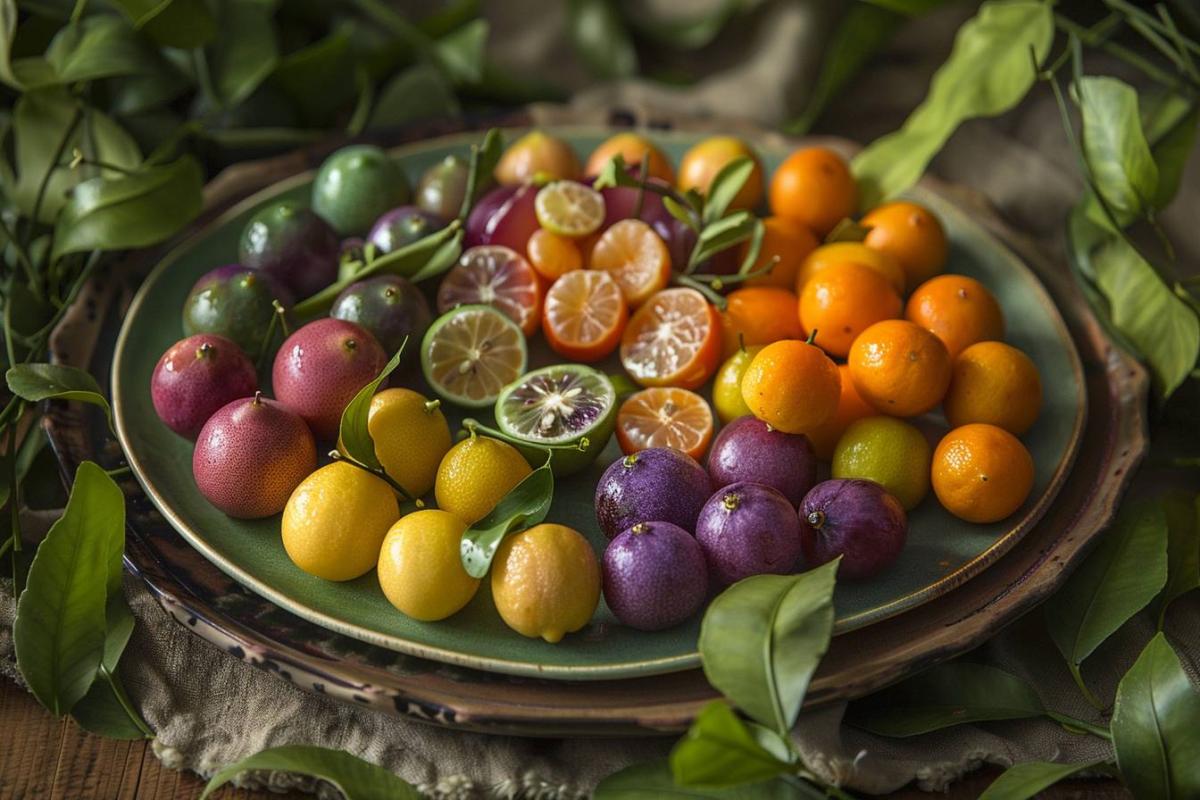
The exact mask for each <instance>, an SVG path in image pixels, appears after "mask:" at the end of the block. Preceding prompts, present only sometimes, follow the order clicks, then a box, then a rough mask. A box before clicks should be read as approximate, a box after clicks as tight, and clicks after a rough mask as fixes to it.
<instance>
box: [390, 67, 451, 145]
mask: <svg viewBox="0 0 1200 800" xmlns="http://www.w3.org/2000/svg"><path fill="white" fill-rule="evenodd" d="M461 115H462V108H461V107H460V106H459V104H458V98H457V97H455V95H454V89H453V87H452V86H451V85H450V82H449V81H447V80H446V77H445V76H444V75H442V73H440V72H438V70H436V69H435V68H434V67H432V66H430V65H429V64H417V65H415V66H412V67H409V68H408V69H406V70H404V71H403V72H401V73H399V74H398V75H396V77H394V78H392V79H391V80H390V81H388V83H387V84H386V85H385V86H384V87H383V90H382V91H381V92H380V93H379V100H378V101H377V102H376V103H375V110H374V111H373V112H372V113H371V121H370V123H369V124H368V125H367V129H368V130H380V129H384V128H398V127H400V126H402V125H405V124H407V123H409V122H413V121H415V120H422V119H434V118H436V117H459V116H461Z"/></svg>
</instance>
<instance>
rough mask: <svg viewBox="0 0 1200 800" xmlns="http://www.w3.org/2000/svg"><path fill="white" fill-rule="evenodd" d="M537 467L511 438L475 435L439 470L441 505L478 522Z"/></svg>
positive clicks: (452, 451)
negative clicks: (531, 463) (518, 448)
mask: <svg viewBox="0 0 1200 800" xmlns="http://www.w3.org/2000/svg"><path fill="white" fill-rule="evenodd" d="M532 471H533V470H532V469H531V468H530V466H529V462H528V461H526V460H525V457H524V456H522V455H521V453H520V452H519V451H518V450H517V448H515V447H513V446H512V445H511V444H508V443H507V442H502V441H500V440H499V439H492V438H490V437H487V436H471V438H469V439H464V440H462V441H461V442H459V443H458V444H456V445H454V447H451V448H450V452H448V453H446V457H445V458H443V459H442V463H441V465H440V466H439V467H438V471H437V481H436V483H435V485H434V489H433V491H434V496H435V497H436V498H437V504H438V508H441V509H442V510H443V511H449V512H450V513H451V514H454V515H455V516H457V517H458V518H459V519H461V520H462V521H463V522H465V523H467V524H468V525H474V524H475V523H476V522H478V521H479V520H481V519H483V518H484V517H486V516H487V515H488V512H489V511H491V510H492V509H493V508H495V507H496V503H499V502H500V500H501V498H503V497H504V495H506V494H508V493H509V491H511V490H512V488H513V487H514V486H516V485H517V484H518V483H520V482H521V481H522V480H524V479H525V476H526V475H528V474H529V473H530V472H532Z"/></svg>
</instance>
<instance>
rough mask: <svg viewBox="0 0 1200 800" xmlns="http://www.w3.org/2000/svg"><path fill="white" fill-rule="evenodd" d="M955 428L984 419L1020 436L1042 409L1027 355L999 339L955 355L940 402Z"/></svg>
mask: <svg viewBox="0 0 1200 800" xmlns="http://www.w3.org/2000/svg"><path fill="white" fill-rule="evenodd" d="M942 409H943V410H944V411H945V412H946V421H947V422H949V423H950V424H951V425H953V426H955V427H958V426H960V425H966V424H968V423H971V422H986V423H988V424H990V425H996V426H997V427H1000V428H1004V430H1006V431H1008V432H1009V433H1011V434H1014V435H1016V436H1020V435H1021V434H1023V433H1025V431H1027V430H1029V429H1030V428H1031V427H1033V423H1034V422H1036V421H1037V417H1038V412H1039V411H1041V409H1042V379H1041V376H1039V375H1038V369H1037V367H1036V366H1034V364H1033V361H1031V360H1030V358H1029V356H1027V355H1025V354H1024V353H1022V352H1021V351H1020V350H1018V349H1017V348H1015V347H1012V346H1011V345H1007V344H1005V343H1004V342H979V343H978V344H973V345H971V346H970V347H968V348H967V349H966V350H963V351H962V352H961V353H959V354H958V358H956V359H954V369H953V372H952V373H951V378H950V389H949V390H948V391H947V392H946V397H945V399H944V400H943V401H942Z"/></svg>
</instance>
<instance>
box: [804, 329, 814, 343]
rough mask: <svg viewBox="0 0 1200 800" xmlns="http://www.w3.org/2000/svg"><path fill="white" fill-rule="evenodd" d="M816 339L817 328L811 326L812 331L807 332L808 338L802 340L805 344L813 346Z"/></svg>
mask: <svg viewBox="0 0 1200 800" xmlns="http://www.w3.org/2000/svg"><path fill="white" fill-rule="evenodd" d="M816 341H817V329H816V328H813V329H812V333H810V334H808V338H807V339H805V340H804V342H805V344H811V345H813V346H814V347H815V346H816Z"/></svg>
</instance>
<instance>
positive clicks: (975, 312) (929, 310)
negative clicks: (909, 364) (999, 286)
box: [904, 275, 1004, 358]
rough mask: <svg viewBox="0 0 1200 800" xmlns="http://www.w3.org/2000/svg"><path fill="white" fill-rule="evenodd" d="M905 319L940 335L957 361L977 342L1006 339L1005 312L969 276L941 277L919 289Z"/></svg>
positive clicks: (911, 301) (908, 306) (911, 299)
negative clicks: (964, 351)
mask: <svg viewBox="0 0 1200 800" xmlns="http://www.w3.org/2000/svg"><path fill="white" fill-rule="evenodd" d="M904 317H905V319H907V320H909V321H910V322H915V323H917V324H918V325H920V326H921V327H922V328H925V329H926V330H928V331H931V332H933V333H934V334H936V335H937V337H938V338H939V339H941V340H942V343H943V344H945V345H946V349H947V350H949V351H950V357H951V358H953V357H955V356H957V355H958V354H959V353H961V352H962V351H963V350H964V349H965V348H967V347H969V346H971V345H973V344H975V343H976V342H984V341H988V340H991V339H1003V338H1004V312H1003V311H1001V310H1000V304H999V303H997V302H996V298H995V297H994V296H992V293H991V292H989V291H988V288H987V287H986V286H984V285H983V284H982V283H980V282H979V281H977V280H975V279H974V278H968V277H967V276H966V275H939V276H937V277H936V278H930V279H929V280H927V281H925V282H924V283H922V284H921V285H920V286H918V287H917V290H916V291H915V292H913V293H912V296H910V297H909V298H908V305H907V306H906V307H905V309H904Z"/></svg>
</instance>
